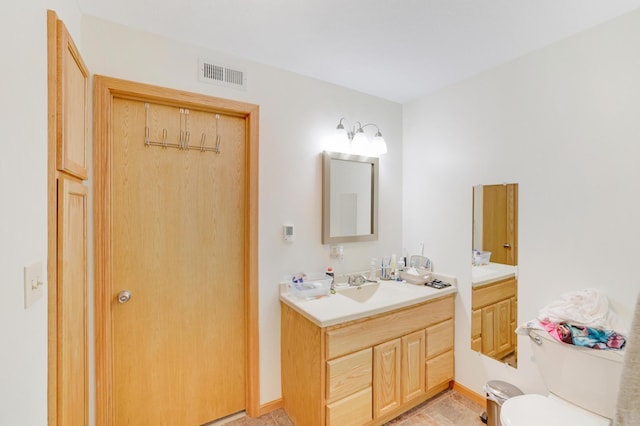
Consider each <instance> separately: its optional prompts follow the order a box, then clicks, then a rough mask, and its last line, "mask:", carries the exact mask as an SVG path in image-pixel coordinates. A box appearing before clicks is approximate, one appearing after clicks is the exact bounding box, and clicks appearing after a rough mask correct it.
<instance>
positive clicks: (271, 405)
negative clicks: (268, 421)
mask: <svg viewBox="0 0 640 426" xmlns="http://www.w3.org/2000/svg"><path fill="white" fill-rule="evenodd" d="M282 407H284V403H283V402H282V398H280V399H276V400H274V401H271V402H267V403H266V404H262V405H261V406H260V409H259V412H258V416H262V415H263V414H267V413H270V412H272V411H275V410H278V409H280V408H282Z"/></svg>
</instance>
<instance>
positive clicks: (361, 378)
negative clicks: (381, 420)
mask: <svg viewBox="0 0 640 426" xmlns="http://www.w3.org/2000/svg"><path fill="white" fill-rule="evenodd" d="M372 380H373V355H372V349H371V348H367V349H365V350H362V351H360V352H356V353H353V354H351V355H346V356H343V357H341V358H336V359H334V360H331V361H328V362H327V402H329V403H331V402H333V401H336V400H338V399H340V398H344V397H345V396H348V395H350V394H352V393H354V392H356V391H359V390H361V389H363V388H370V387H371V383H372Z"/></svg>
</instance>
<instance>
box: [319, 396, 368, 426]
mask: <svg viewBox="0 0 640 426" xmlns="http://www.w3.org/2000/svg"><path fill="white" fill-rule="evenodd" d="M372 393H373V392H372V390H371V387H368V388H366V389H363V390H361V391H360V392H356V393H354V394H353V395H351V396H348V397H346V398H344V399H341V400H339V401H337V402H334V403H332V404H329V405H327V426H360V425H364V424H366V423H368V422H370V421H371V419H372V413H373V410H372Z"/></svg>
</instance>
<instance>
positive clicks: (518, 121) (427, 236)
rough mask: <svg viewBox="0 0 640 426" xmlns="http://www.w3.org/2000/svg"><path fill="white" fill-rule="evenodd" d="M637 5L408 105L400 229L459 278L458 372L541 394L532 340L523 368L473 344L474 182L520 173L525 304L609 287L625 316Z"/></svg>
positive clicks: (631, 281) (635, 203)
mask: <svg viewBox="0 0 640 426" xmlns="http://www.w3.org/2000/svg"><path fill="white" fill-rule="evenodd" d="M639 52H640V11H637V12H633V13H631V14H628V15H625V16H623V17H620V18H618V19H615V20H613V21H610V22H608V23H605V24H603V25H601V26H599V27H596V28H594V29H591V30H589V31H586V32H583V33H581V34H578V35H577V36H574V37H571V38H569V39H566V40H564V41H561V42H559V43H556V44H553V45H551V46H549V47H547V48H544V49H541V50H538V51H536V52H534V53H531V54H529V55H526V56H524V57H521V58H519V59H518V60H515V61H513V62H511V63H508V64H506V65H503V66H500V67H498V68H495V69H492V70H489V71H487V72H485V73H482V74H480V75H478V76H476V77H474V78H471V79H469V80H466V81H464V82H461V83H459V84H456V85H454V86H452V87H449V88H447V89H444V90H442V91H439V92H438V93H435V94H433V95H430V96H426V97H424V98H422V99H419V100H417V101H415V102H412V103H409V104H407V105H404V112H403V120H404V126H403V129H404V149H403V153H404V156H403V166H404V167H403V170H404V173H403V181H404V192H403V206H404V208H403V223H404V227H403V232H404V233H403V235H404V244H405V245H407V246H409V247H413V246H415V245H417V243H418V239H423V240H424V242H425V247H426V252H427V254H428V255H432V257H433V258H434V262H435V265H436V269H439V270H442V271H446V272H449V273H452V274H454V275H457V276H458V277H459V281H458V282H459V285H460V293H459V297H458V298H457V303H456V309H457V312H456V341H455V344H456V365H455V368H456V381H458V382H460V383H461V384H463V385H465V386H467V387H469V388H471V389H473V390H474V391H476V392H478V393H482V385H483V384H484V383H486V381H487V380H491V379H501V380H507V381H509V382H511V383H514V384H515V385H517V386H519V387H521V388H522V389H523V390H524V391H531V392H544V391H545V388H544V386H543V384H542V382H541V380H540V378H539V375H538V373H537V371H536V369H535V364H533V363H532V361H531V357H530V346H529V342H528V340H527V338H522V337H521V338H520V340H519V342H518V344H519V345H520V356H519V360H518V362H519V364H518V369H517V370H514V369H512V368H509V367H506V366H504V365H501V364H499V363H497V362H496V361H492V360H488V359H487V358H485V357H484V356H480V355H478V354H477V353H475V352H472V351H471V350H470V349H468V348H469V345H470V328H469V324H470V318H469V317H470V309H471V289H470V278H471V277H470V275H471V274H470V267H471V265H470V250H471V232H472V231H471V218H472V215H471V212H472V198H471V196H472V190H471V188H472V186H473V185H475V184H480V183H483V184H491V183H503V182H518V183H519V184H520V190H519V195H520V204H519V219H520V224H519V225H520V226H519V244H520V248H519V259H520V265H519V266H520V268H519V272H520V274H519V293H518V296H519V301H518V308H519V315H518V321H519V322H523V321H525V320H527V319H530V318H533V317H534V316H535V315H536V314H537V311H538V309H539V308H540V307H542V306H544V305H545V304H547V303H548V302H550V301H551V300H553V299H554V298H555V297H556V296H558V295H559V294H560V293H562V292H566V291H570V290H575V289H579V288H584V287H595V288H598V289H600V290H602V291H604V292H605V293H606V294H607V295H608V296H609V299H610V301H611V303H612V305H613V306H614V308H615V309H616V310H617V311H618V313H619V314H620V315H621V316H623V317H624V318H627V319H629V318H630V316H631V313H632V310H633V305H634V301H635V297H636V294H637V293H638V288H639V287H640V286H639V283H638V282H639V279H638V273H637V269H636V265H637V262H638V259H637V257H638V255H639V254H640V250H639V249H638V244H639V242H640V222H639V221H638V211H639V210H640V197H639V195H638V194H640V167H638V162H639V161H640V78H639V76H640V53H639Z"/></svg>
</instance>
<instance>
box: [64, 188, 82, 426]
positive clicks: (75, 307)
mask: <svg viewBox="0 0 640 426" xmlns="http://www.w3.org/2000/svg"><path fill="white" fill-rule="evenodd" d="M87 194H88V190H87V187H85V186H84V185H82V184H80V183H79V182H76V181H73V180H71V179H68V178H64V177H60V178H59V180H58V267H57V269H58V282H57V295H58V306H57V310H58V336H59V337H58V345H57V346H58V348H57V350H58V365H57V368H58V377H59V378H61V379H63V380H59V381H58V389H57V394H58V410H57V411H58V420H59V422H58V424H60V425H68V424H88V370H87V368H88V367H87V365H88V364H87V362H88V358H87V279H88V278H87V219H88V218H87Z"/></svg>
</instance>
